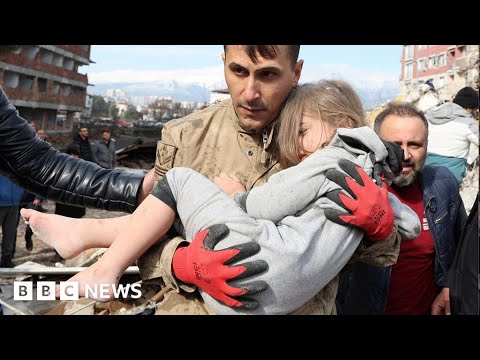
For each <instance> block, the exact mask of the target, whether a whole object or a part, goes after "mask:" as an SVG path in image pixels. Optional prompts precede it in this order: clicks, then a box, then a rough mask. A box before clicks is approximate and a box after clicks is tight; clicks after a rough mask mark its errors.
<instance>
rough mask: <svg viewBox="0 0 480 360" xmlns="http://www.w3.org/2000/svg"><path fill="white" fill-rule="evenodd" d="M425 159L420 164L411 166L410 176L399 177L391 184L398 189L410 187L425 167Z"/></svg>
mask: <svg viewBox="0 0 480 360" xmlns="http://www.w3.org/2000/svg"><path fill="white" fill-rule="evenodd" d="M426 160H427V158H426V157H425V158H424V159H423V161H422V162H420V163H418V166H417V164H414V165H413V174H412V175H400V176H398V177H396V178H395V179H393V183H394V184H395V185H397V186H398V187H407V186H410V185H412V184H413V183H414V182H415V180H416V179H417V176H418V174H419V173H420V171H422V169H423V167H424V166H425V161H426Z"/></svg>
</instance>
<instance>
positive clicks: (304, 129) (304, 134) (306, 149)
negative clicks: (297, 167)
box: [298, 115, 332, 161]
mask: <svg viewBox="0 0 480 360" xmlns="http://www.w3.org/2000/svg"><path fill="white" fill-rule="evenodd" d="M331 132H332V130H331V127H330V125H329V124H327V123H325V122H324V121H322V119H321V118H318V117H317V118H314V117H311V116H310V115H303V118H302V122H301V123H300V131H299V134H298V143H299V145H300V146H299V148H300V152H299V154H298V157H299V158H300V161H303V160H305V159H306V158H307V157H308V156H309V155H311V154H312V153H314V152H315V150H317V149H319V148H321V147H323V146H325V145H326V144H327V141H328V140H329V138H330V133H331Z"/></svg>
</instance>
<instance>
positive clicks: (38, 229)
mask: <svg viewBox="0 0 480 360" xmlns="http://www.w3.org/2000/svg"><path fill="white" fill-rule="evenodd" d="M20 214H21V216H22V217H23V219H24V220H25V222H26V223H28V224H29V225H30V227H31V228H32V231H33V233H34V234H35V235H36V236H38V237H39V238H40V240H42V241H43V242H44V243H46V244H48V245H50V246H52V247H53V248H55V250H56V251H57V252H58V253H59V254H60V256H61V257H63V258H64V259H70V258H73V257H75V256H77V255H78V254H80V253H81V252H82V251H84V250H87V249H91V248H108V247H110V245H112V243H113V241H114V240H115V238H117V236H118V234H119V233H120V231H121V229H122V228H123V227H125V224H128V222H129V220H128V219H129V217H131V216H132V215H126V216H121V217H118V218H111V219H74V218H69V217H65V216H61V215H55V214H44V213H41V212H38V211H35V210H31V209H22V210H21V211H20Z"/></svg>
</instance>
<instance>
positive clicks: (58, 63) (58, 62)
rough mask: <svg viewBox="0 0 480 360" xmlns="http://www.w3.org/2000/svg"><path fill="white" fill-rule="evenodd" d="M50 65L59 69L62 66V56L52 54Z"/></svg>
mask: <svg viewBox="0 0 480 360" xmlns="http://www.w3.org/2000/svg"><path fill="white" fill-rule="evenodd" d="M52 64H53V65H55V66H58V67H61V66H62V65H63V56H62V55H59V54H53V60H52Z"/></svg>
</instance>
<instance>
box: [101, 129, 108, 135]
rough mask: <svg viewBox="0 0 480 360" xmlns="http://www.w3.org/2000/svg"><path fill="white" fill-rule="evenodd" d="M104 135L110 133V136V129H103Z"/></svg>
mask: <svg viewBox="0 0 480 360" xmlns="http://www.w3.org/2000/svg"><path fill="white" fill-rule="evenodd" d="M103 133H109V134H110V129H109V128H103V129H102V134H103Z"/></svg>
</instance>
